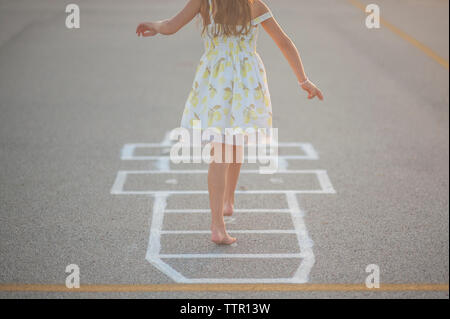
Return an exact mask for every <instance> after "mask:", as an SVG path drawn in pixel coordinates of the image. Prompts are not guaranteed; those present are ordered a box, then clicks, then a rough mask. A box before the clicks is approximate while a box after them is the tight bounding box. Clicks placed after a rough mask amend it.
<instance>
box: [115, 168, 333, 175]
mask: <svg viewBox="0 0 450 319" xmlns="http://www.w3.org/2000/svg"><path fill="white" fill-rule="evenodd" d="M119 172H124V173H127V174H129V175H151V174H155V175H156V174H208V170H207V169H192V170H181V169H179V170H147V171H145V170H142V171H119ZM324 172H325V174H326V171H325V170H321V169H304V170H286V171H278V172H277V174H316V175H319V174H323V173H324ZM241 174H259V170H257V169H255V170H253V169H247V170H241Z"/></svg>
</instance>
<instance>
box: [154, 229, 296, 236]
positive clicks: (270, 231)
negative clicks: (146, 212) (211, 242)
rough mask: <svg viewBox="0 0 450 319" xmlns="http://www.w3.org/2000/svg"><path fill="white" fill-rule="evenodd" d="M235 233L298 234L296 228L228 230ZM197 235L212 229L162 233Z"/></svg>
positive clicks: (208, 232) (162, 233)
mask: <svg viewBox="0 0 450 319" xmlns="http://www.w3.org/2000/svg"><path fill="white" fill-rule="evenodd" d="M228 232H229V233H234V234H297V231H295V230H294V229H263V230H228ZM164 234H169V235H170V234H172V235H195V234H211V231H210V230H162V231H161V235H164Z"/></svg>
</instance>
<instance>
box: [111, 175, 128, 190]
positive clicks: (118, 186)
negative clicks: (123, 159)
mask: <svg viewBox="0 0 450 319" xmlns="http://www.w3.org/2000/svg"><path fill="white" fill-rule="evenodd" d="M127 176H128V174H127V172H125V171H118V172H117V176H116V180H115V181H114V184H113V186H112V187H111V194H113V195H121V194H123V193H124V191H123V186H124V185H125V182H126V181H127Z"/></svg>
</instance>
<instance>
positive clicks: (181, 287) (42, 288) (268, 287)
mask: <svg viewBox="0 0 450 319" xmlns="http://www.w3.org/2000/svg"><path fill="white" fill-rule="evenodd" d="M186 291H197V292H201V291H209V292H211V291H216V292H221V291H253V292H261V291H273V292H277V291H279V292H289V291H293V292H296V291H297V292H302V291H306V292H308V291H316V292H317V291H328V292H355V291H356V292H357V291H360V292H362V291H365V292H368V291H372V292H389V291H390V292H396V291H449V285H448V284H384V285H383V284H381V285H380V288H376V289H368V288H366V286H365V285H361V284H155V285H81V287H80V288H79V289H68V288H66V286H65V285H44V284H36V285H27V284H2V285H0V292H75V293H76V292H186Z"/></svg>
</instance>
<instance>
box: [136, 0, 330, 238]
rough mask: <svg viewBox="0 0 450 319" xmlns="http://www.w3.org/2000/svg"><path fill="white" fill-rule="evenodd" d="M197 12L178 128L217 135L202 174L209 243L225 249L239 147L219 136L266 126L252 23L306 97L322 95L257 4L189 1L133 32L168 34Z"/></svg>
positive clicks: (254, 0) (252, 0) (267, 107)
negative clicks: (195, 60) (194, 64)
mask: <svg viewBox="0 0 450 319" xmlns="http://www.w3.org/2000/svg"><path fill="white" fill-rule="evenodd" d="M197 14H200V16H201V19H202V22H203V31H202V37H203V41H204V45H205V54H204V55H203V57H202V58H201V60H200V64H199V66H198V68H197V74H196V76H195V80H194V84H193V87H192V89H191V93H190V95H189V98H188V100H187V102H186V106H185V110H184V113H183V117H182V120H181V126H182V127H185V128H193V125H194V123H200V126H201V128H202V129H206V128H210V127H214V128H216V129H218V130H219V131H220V132H221V133H222V134H221V137H222V139H221V140H220V143H219V142H217V140H214V141H215V142H213V143H211V144H212V145H213V147H212V154H214V155H218V154H219V155H218V156H214V157H213V158H214V160H213V161H212V163H211V164H210V165H209V170H208V192H209V200H210V208H211V214H212V221H211V239H212V241H213V242H214V243H216V244H221V245H230V244H233V243H234V242H236V238H233V237H231V236H230V235H228V233H227V231H226V229H225V222H224V216H231V215H232V214H233V209H234V193H235V189H236V185H237V181H238V178H239V173H240V169H241V165H242V159H241V158H240V157H241V156H242V154H243V151H242V148H243V146H242V145H241V144H239V143H238V142H235V141H234V140H233V142H232V143H228V140H227V141H225V140H224V139H223V137H224V135H223V132H224V130H225V129H226V128H234V129H236V128H241V129H243V130H245V129H247V128H254V129H260V128H262V129H270V128H272V105H271V101H270V95H269V90H268V87H267V79H266V71H265V68H264V65H263V63H262V61H261V59H260V57H259V55H258V54H257V53H256V37H257V32H258V25H260V24H261V25H262V26H263V28H264V30H265V31H266V32H267V33H268V34H269V35H270V37H271V38H272V39H273V40H274V41H275V43H276V44H277V46H278V47H279V48H280V50H281V51H282V52H283V54H284V56H285V57H286V59H287V60H288V62H289V64H290V66H291V68H292V70H293V71H294V73H295V75H296V77H297V79H298V82H299V84H300V86H301V87H302V89H303V90H305V91H306V92H308V98H309V99H313V98H314V97H318V98H319V99H320V100H323V96H322V93H321V92H320V90H319V89H318V88H317V87H316V86H315V85H314V84H313V83H312V82H311V81H309V80H308V78H307V76H306V74H305V71H304V69H303V65H302V61H301V59H300V55H299V53H298V50H297V48H296V47H295V45H294V43H293V42H292V41H291V40H290V39H289V37H288V36H287V35H286V34H285V33H284V32H283V30H282V28H281V27H280V26H279V24H278V23H277V22H276V20H275V19H274V17H273V15H272V12H271V11H270V9H269V8H268V7H267V5H266V4H265V3H264V2H263V1H261V0H189V1H188V3H187V5H186V6H185V8H184V9H183V10H182V11H181V12H180V13H178V14H177V15H176V16H175V17H173V18H171V19H168V20H163V21H157V22H144V23H141V24H139V25H138V27H137V29H136V33H137V35H138V36H143V37H150V36H155V35H157V34H163V35H171V34H174V33H176V32H177V31H178V30H180V29H181V28H182V27H183V26H185V25H186V24H187V23H189V22H190V21H191V20H192V19H193V18H194V17H195V16H196V15H197ZM236 140H237V138H236ZM227 152H230V153H231V154H233V156H232V157H233V159H232V161H230V160H228V161H224V160H223V158H222V156H221V155H220V154H227ZM230 153H228V154H230ZM227 159H229V158H227Z"/></svg>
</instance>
